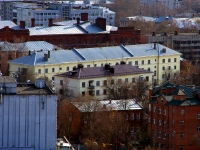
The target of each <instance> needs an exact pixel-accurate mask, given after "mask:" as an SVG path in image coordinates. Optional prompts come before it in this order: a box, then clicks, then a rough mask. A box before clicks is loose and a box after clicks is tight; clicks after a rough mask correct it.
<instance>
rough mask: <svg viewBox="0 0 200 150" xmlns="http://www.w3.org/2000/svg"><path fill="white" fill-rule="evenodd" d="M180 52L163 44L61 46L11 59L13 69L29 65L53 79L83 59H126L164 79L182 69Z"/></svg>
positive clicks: (92, 63) (91, 63) (91, 62)
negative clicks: (89, 46)
mask: <svg viewBox="0 0 200 150" xmlns="http://www.w3.org/2000/svg"><path fill="white" fill-rule="evenodd" d="M180 55H181V53H179V52H176V51H174V50H172V49H170V48H167V47H165V46H163V45H160V44H139V45H120V46H110V47H100V48H82V49H72V50H57V51H51V52H49V53H47V52H43V51H42V52H35V53H33V54H31V55H29V56H26V57H22V58H18V59H15V60H12V61H10V62H9V64H10V71H9V72H10V73H12V72H15V73H17V72H18V68H28V69H31V70H33V72H34V74H35V75H36V77H37V78H39V77H47V78H48V79H49V80H53V79H54V78H52V77H53V76H54V75H56V74H60V73H64V72H66V71H71V70H73V67H74V66H77V65H78V64H79V63H82V64H83V66H84V67H100V66H104V65H105V64H106V63H108V64H110V65H111V66H113V65H116V64H120V62H121V61H122V60H123V61H125V62H126V64H131V65H133V66H138V67H139V68H143V69H145V70H148V71H151V72H153V73H154V76H153V78H154V79H153V80H154V82H157V83H162V82H163V81H164V76H163V75H164V74H165V73H170V72H171V73H172V76H176V74H177V73H179V72H180Z"/></svg>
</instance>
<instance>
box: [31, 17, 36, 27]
mask: <svg viewBox="0 0 200 150" xmlns="http://www.w3.org/2000/svg"><path fill="white" fill-rule="evenodd" d="M31 27H35V18H31Z"/></svg>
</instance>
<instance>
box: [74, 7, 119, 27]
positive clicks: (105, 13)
mask: <svg viewBox="0 0 200 150" xmlns="http://www.w3.org/2000/svg"><path fill="white" fill-rule="evenodd" d="M81 13H87V14H88V20H89V21H91V22H95V20H96V19H97V18H98V17H101V18H106V24H107V25H111V26H114V24H115V12H113V11H111V10H109V9H108V8H106V7H100V6H85V7H72V10H71V18H72V19H77V18H80V17H81Z"/></svg>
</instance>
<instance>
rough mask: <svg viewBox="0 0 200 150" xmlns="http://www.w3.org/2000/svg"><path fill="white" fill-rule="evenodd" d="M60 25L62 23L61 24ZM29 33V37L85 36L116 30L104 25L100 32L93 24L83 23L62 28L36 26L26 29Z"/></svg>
mask: <svg viewBox="0 0 200 150" xmlns="http://www.w3.org/2000/svg"><path fill="white" fill-rule="evenodd" d="M61 24H62V23H61ZM28 29H29V31H30V36H34V35H58V34H87V33H109V32H110V31H111V30H117V28H116V27H115V28H114V27H112V26H109V25H106V30H105V31H104V30H102V29H101V28H99V27H98V26H97V25H96V24H95V23H91V22H89V21H85V22H83V23H80V24H79V25H77V24H72V23H71V24H70V23H69V24H68V25H62V26H51V27H44V26H39V27H38V26H37V27H30V28H28Z"/></svg>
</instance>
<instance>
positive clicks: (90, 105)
mask: <svg viewBox="0 0 200 150" xmlns="http://www.w3.org/2000/svg"><path fill="white" fill-rule="evenodd" d="M71 103H72V104H73V105H74V106H75V107H76V108H77V109H79V110H80V111H81V112H94V111H101V110H103V109H102V108H103V107H107V108H109V110H138V109H143V106H142V105H141V104H140V103H138V102H136V100H135V99H127V100H102V101H86V102H73V101H72V102H71Z"/></svg>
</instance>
